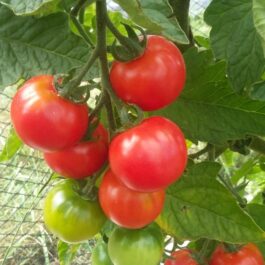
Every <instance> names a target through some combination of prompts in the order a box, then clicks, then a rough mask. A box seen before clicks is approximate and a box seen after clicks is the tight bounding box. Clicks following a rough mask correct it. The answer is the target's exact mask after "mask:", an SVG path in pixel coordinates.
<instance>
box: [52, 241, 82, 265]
mask: <svg viewBox="0 0 265 265" xmlns="http://www.w3.org/2000/svg"><path fill="white" fill-rule="evenodd" d="M80 246H81V245H80V244H73V245H70V244H67V243H65V242H63V241H61V240H59V241H58V245H57V249H58V257H59V261H60V265H71V264H72V261H73V259H74V257H75V255H76V253H77V251H78V250H79V248H80Z"/></svg>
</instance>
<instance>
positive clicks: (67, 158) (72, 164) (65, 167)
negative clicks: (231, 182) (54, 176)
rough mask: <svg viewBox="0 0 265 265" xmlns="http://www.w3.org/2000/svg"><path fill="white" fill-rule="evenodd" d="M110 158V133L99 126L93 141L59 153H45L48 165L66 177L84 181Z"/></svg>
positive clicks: (80, 143) (94, 133)
mask: <svg viewBox="0 0 265 265" xmlns="http://www.w3.org/2000/svg"><path fill="white" fill-rule="evenodd" d="M107 158H108V132H107V130H106V129H105V128H104V127H103V125H102V124H99V125H98V127H97V128H96V129H95V131H94V132H93V135H92V140H90V141H84V142H79V143H77V144H76V145H74V146H71V147H69V148H65V149H63V150H60V151H57V152H48V153H44V159H45V161H46V162H47V164H48V165H49V166H50V167H51V168H52V169H53V170H54V171H56V172H57V173H59V174H60V175H62V176H64V177H68V178H74V179H82V178H85V177H88V176H91V175H92V174H94V173H95V172H97V171H98V170H99V169H100V168H101V167H102V166H103V164H104V163H105V162H106V161H107Z"/></svg>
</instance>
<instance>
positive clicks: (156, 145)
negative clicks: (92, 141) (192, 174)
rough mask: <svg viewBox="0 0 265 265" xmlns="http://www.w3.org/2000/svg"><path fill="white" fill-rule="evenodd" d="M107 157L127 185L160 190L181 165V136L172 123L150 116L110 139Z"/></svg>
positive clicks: (184, 151)
mask: <svg viewBox="0 0 265 265" xmlns="http://www.w3.org/2000/svg"><path fill="white" fill-rule="evenodd" d="M109 160H110V167H111V169H112V171H113V173H114V174H115V175H116V176H117V178H119V179H120V180H121V181H122V182H123V183H124V184H125V185H126V186H127V187H128V188H130V189H133V190H137V191H143V192H152V191H157V190H161V189H163V188H165V187H167V186H168V185H170V184H171V183H173V182H174V181H175V180H177V179H178V178H179V177H180V176H181V174H182V173H183V171H184V169H185V166H186V163H187V147H186V143H185V138H184V136H183V134H182V132H181V130H180V129H179V127H178V126H177V125H176V124H175V123H173V122H171V121H170V120H168V119H165V118H163V117H158V116H157V117H151V118H148V119H145V120H144V121H143V122H142V123H141V124H139V125H137V126H135V127H134V128H131V129H129V130H127V131H125V132H123V133H121V134H119V135H118V136H116V137H115V138H114V139H113V141H112V142H111V144H110V151H109Z"/></svg>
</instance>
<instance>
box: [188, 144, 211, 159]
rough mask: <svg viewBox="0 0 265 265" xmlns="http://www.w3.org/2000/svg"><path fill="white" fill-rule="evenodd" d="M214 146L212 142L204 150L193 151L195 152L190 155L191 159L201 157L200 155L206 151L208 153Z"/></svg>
mask: <svg viewBox="0 0 265 265" xmlns="http://www.w3.org/2000/svg"><path fill="white" fill-rule="evenodd" d="M211 148H212V145H210V144H207V145H206V146H205V147H204V148H203V149H202V150H200V151H198V152H196V153H193V154H190V155H189V157H190V158H191V159H197V158H199V157H200V156H202V155H204V154H205V153H207V152H208V151H209V150H210V149H211Z"/></svg>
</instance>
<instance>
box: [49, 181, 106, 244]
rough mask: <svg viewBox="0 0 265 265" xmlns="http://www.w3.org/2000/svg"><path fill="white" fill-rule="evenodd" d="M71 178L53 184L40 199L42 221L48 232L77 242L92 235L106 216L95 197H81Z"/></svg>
mask: <svg viewBox="0 0 265 265" xmlns="http://www.w3.org/2000/svg"><path fill="white" fill-rule="evenodd" d="M78 189H79V185H78V183H77V182H76V181H74V180H70V179H67V180H63V181H61V182H60V183H58V184H57V185H55V186H54V187H53V188H52V189H51V190H50V191H49V193H48V194H47V196H46V198H45V201H44V222H45V225H46V227H47V228H48V230H49V231H50V232H52V233H53V234H54V235H56V236H57V237H59V238H60V239H61V240H63V241H65V242H68V243H79V242H82V241H85V240H88V239H90V238H92V237H93V236H95V235H96V234H97V233H98V232H99V231H100V229H101V228H102V226H103V225H104V223H105V220H106V217H105V215H104V213H103V211H102V210H101V208H100V205H99V203H98V202H97V201H90V200H88V199H85V198H83V197H81V196H80V195H79V194H78V193H77V190H78Z"/></svg>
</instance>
